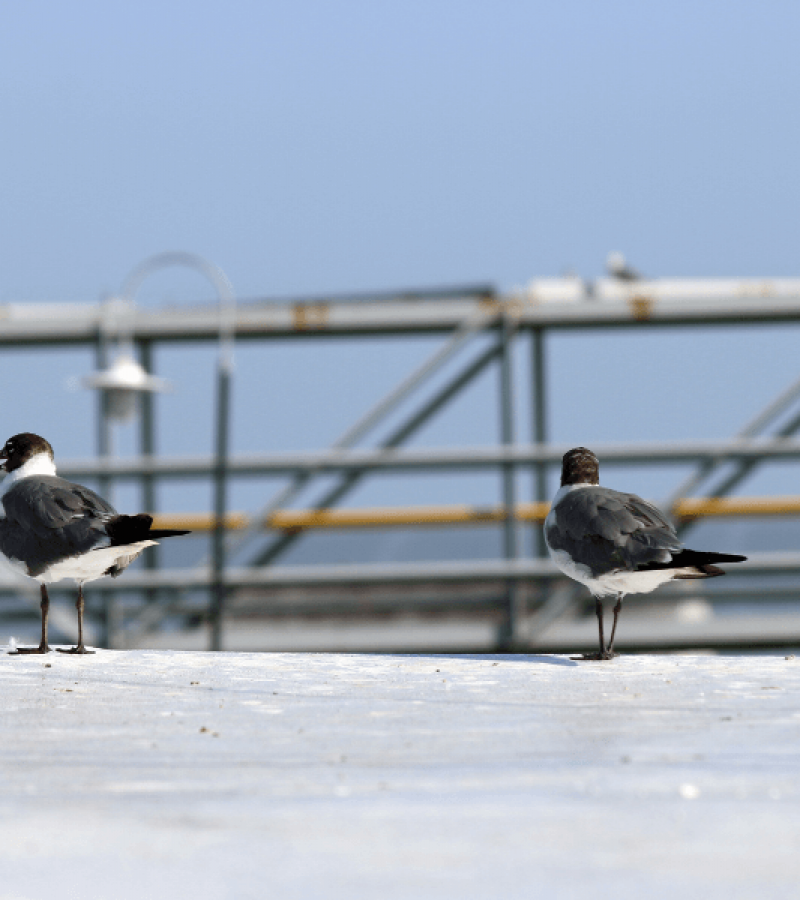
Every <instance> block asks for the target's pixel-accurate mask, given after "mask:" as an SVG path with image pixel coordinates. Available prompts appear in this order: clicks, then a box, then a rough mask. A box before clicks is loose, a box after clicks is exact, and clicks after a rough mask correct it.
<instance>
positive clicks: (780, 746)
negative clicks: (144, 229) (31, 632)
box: [0, 648, 800, 900]
mask: <svg viewBox="0 0 800 900" xmlns="http://www.w3.org/2000/svg"><path fill="white" fill-rule="evenodd" d="M6 649H8V648H6ZM0 708H1V709H2V716H0V781H1V783H2V790H0V811H1V812H2V815H0V900H39V898H45V897H46V898H50V897H53V896H58V897H60V898H65V900H69V898H73V897H75V898H78V897H80V898H82V900H94V898H110V900H128V898H131V900H133V898H136V900H141V898H148V900H160V898H183V897H187V898H192V900H204V898H216V900H219V898H237V900H238V898H264V897H271V898H281V900H284V898H288V900H293V898H315V900H316V898H326V900H327V898H332V900H338V898H348V900H355V898H380V900H392V898H415V900H425V898H436V900H448V898H453V900H468V898H479V897H480V898H526V900H529V898H538V897H547V898H573V897H575V898H577V897H580V898H585V897H587V896H591V897H598V898H604V897H614V898H615V900H625V898H629V897H630V898H633V897H636V898H637V900H641V898H648V900H657V898H662V897H663V898H667V897H669V898H671V900H673V898H676V897H680V898H694V897H697V898H703V900H715V898H725V900H731V898H734V900H735V898H762V897H763V898H771V900H773V898H790V897H791V898H796V897H798V896H800V887H799V885H800V660H798V659H794V658H789V659H786V658H785V657H784V656H783V655H777V656H772V657H768V656H736V657H722V656H681V655H671V656H633V655H631V656H623V657H621V658H619V659H617V660H614V661H613V662H610V663H576V662H573V661H572V660H570V659H569V658H566V657H555V656H481V655H475V656H455V657H453V656H377V655H331V654H307V653H298V654H293V653H276V654H253V653H238V654H237V653H224V654H215V655H212V654H208V653H179V652H172V651H131V652H113V651H98V652H97V654H96V655H94V656H86V657H74V656H64V655H62V654H57V653H51V654H49V655H48V656H46V657H37V656H26V657H20V656H12V655H7V654H2V655H0Z"/></svg>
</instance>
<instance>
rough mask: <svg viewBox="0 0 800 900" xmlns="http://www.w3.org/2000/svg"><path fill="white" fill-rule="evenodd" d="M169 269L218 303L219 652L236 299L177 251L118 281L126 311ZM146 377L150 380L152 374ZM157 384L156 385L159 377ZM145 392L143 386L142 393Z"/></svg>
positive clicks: (215, 565)
mask: <svg viewBox="0 0 800 900" xmlns="http://www.w3.org/2000/svg"><path fill="white" fill-rule="evenodd" d="M172 266H186V267H188V268H190V269H194V270H195V271H197V272H200V273H201V274H202V275H204V276H205V277H206V278H207V279H208V280H209V281H210V282H211V283H212V284H213V286H214V290H215V291H216V293H217V299H218V301H219V353H218V355H217V404H216V405H217V408H216V457H215V467H214V532H213V547H212V576H213V578H212V583H213V591H212V597H211V603H210V606H209V620H210V624H211V641H210V645H211V646H210V649H212V650H221V649H222V614H223V610H224V607H225V512H226V508H227V496H226V489H227V467H228V429H229V424H230V392H231V375H232V373H233V343H234V334H235V328H236V298H235V296H234V293H233V287H232V286H231V283H230V281H229V280H228V277H227V276H226V275H225V273H224V272H223V271H222V269H220V267H219V266H217V265H214V263H211V262H209V261H208V260H206V259H203V258H202V257H201V256H197V255H196V254H194V253H185V252H182V251H175V252H167V253H158V254H156V255H155V256H150V257H148V258H147V259H145V260H144V261H143V262H141V263H139V265H138V266H136V267H135V268H134V269H133V270H132V271H131V272H130V273H129V274H128V276H127V278H126V279H125V280H124V281H123V283H122V289H121V291H120V298H121V300H122V301H123V302H124V303H125V304H126V306H127V307H128V308H129V309H132V308H133V303H134V298H135V296H136V292H137V291H138V290H139V287H140V286H141V284H142V282H143V281H144V279H145V278H147V277H148V276H149V275H151V274H152V273H153V272H157V271H159V270H160V269H165V268H169V267H172ZM136 365H138V363H137V364H136ZM112 368H113V367H112ZM145 374H146V373H145ZM148 377H149V378H152V376H148ZM156 380H157V381H160V379H156ZM148 389H149V388H145V390H148Z"/></svg>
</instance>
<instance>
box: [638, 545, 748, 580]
mask: <svg viewBox="0 0 800 900" xmlns="http://www.w3.org/2000/svg"><path fill="white" fill-rule="evenodd" d="M746 559H747V557H746V556H737V555H735V554H733V553H714V552H713V551H707V550H681V551H679V552H678V553H675V554H673V556H672V559H671V560H670V561H669V562H651V563H648V564H647V565H646V566H639V570H640V571H641V570H646V569H679V570H680V572H679V573H676V574H675V578H714V577H716V576H719V575H724V574H725V572H724V571H723V570H722V569H718V568H717V567H716V566H715V565H713V564H714V563H738V562H744V561H745V560H746Z"/></svg>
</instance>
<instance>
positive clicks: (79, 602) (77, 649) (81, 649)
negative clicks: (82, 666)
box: [58, 584, 94, 653]
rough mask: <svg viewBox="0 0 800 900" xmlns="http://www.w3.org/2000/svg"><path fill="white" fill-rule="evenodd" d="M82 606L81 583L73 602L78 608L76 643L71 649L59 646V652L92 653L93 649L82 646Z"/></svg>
mask: <svg viewBox="0 0 800 900" xmlns="http://www.w3.org/2000/svg"><path fill="white" fill-rule="evenodd" d="M83 606H84V603H83V585H82V584H79V585H78V600H77V602H76V603H75V608H76V609H77V610H78V644H77V646H76V647H73V648H72V649H71V650H61V648H59V651H58V652H59V653H94V650H87V649H86V647H84V646H83Z"/></svg>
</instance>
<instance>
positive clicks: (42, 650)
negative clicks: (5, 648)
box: [8, 644, 50, 656]
mask: <svg viewBox="0 0 800 900" xmlns="http://www.w3.org/2000/svg"><path fill="white" fill-rule="evenodd" d="M49 652H50V648H49V647H48V646H47V644H44V645H42V644H39V646H38V647H17V649H16V650H12V651H11V652H10V653H9V654H8V655H9V656H16V655H17V654H18V653H49Z"/></svg>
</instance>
